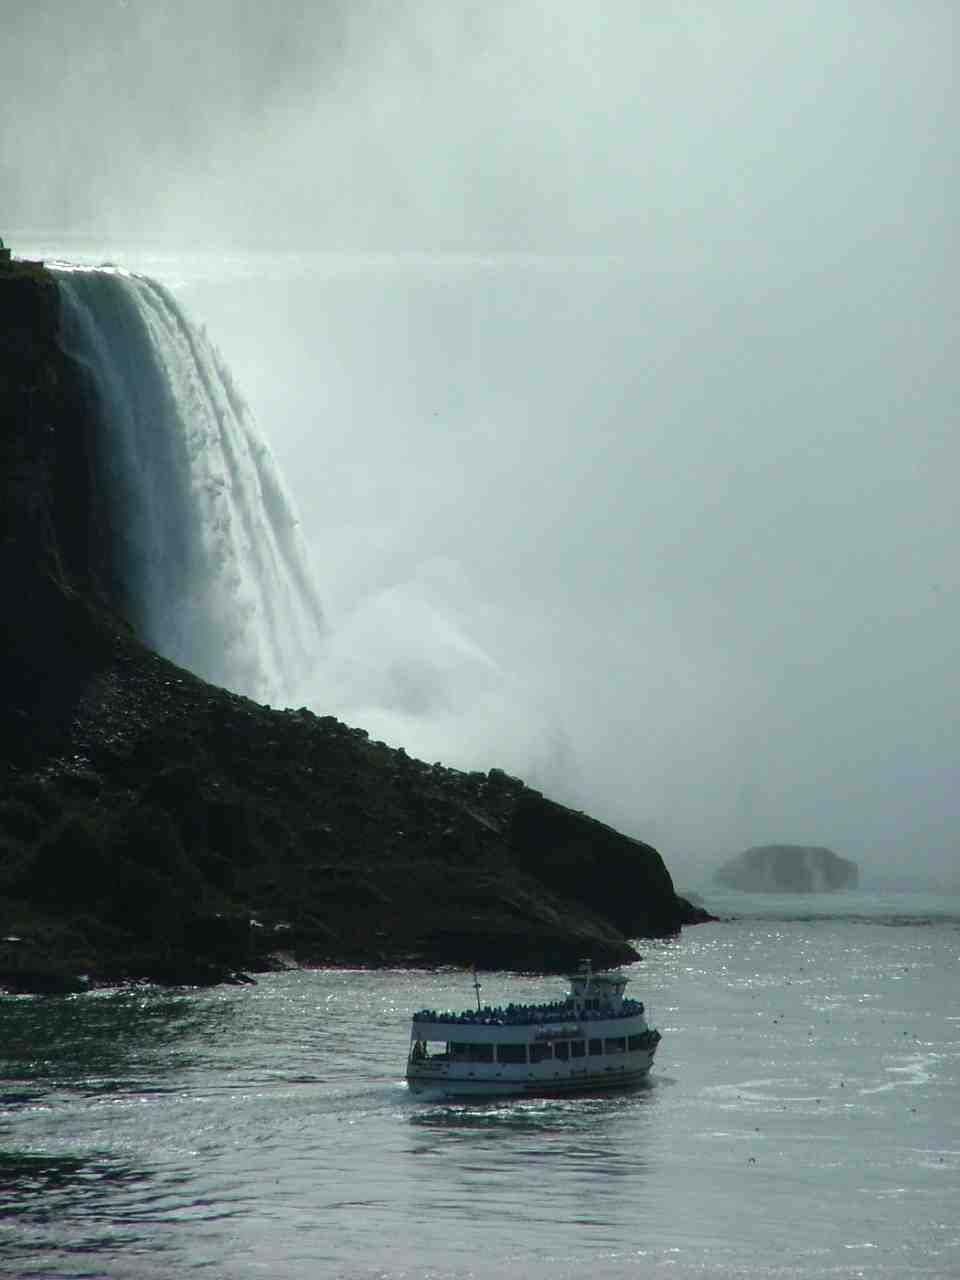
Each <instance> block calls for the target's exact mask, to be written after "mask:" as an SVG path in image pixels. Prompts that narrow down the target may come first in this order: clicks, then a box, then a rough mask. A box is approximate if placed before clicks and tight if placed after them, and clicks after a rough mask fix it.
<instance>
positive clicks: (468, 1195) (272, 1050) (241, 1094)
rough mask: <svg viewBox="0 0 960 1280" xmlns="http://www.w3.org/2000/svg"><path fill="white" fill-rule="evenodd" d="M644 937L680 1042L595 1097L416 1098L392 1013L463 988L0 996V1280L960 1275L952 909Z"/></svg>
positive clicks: (648, 975) (495, 980)
mask: <svg viewBox="0 0 960 1280" xmlns="http://www.w3.org/2000/svg"><path fill="white" fill-rule="evenodd" d="M644 949H645V960H644V962H643V963H641V964H639V965H637V966H635V967H634V969H633V971H632V976H633V979H634V987H633V991H634V994H636V995H637V996H638V997H639V998H642V999H644V1000H645V1001H646V1003H647V1007H648V1010H649V1013H650V1016H651V1020H652V1022H653V1024H654V1025H658V1026H659V1027H660V1029H661V1031H662V1032H663V1035H664V1040H663V1043H662V1044H661V1046H660V1051H659V1054H658V1058H657V1063H656V1067H655V1070H654V1073H653V1075H652V1077H651V1080H650V1082H649V1084H648V1085H647V1086H645V1087H644V1088H641V1089H638V1090H635V1091H633V1092H627V1093H624V1094H621V1095H616V1096H609V1097H590V1098H581V1099H564V1100H552V1099H518V1100H516V1101H504V1100H502V1099H501V1100H497V1101H491V1102H476V1101H472V1102H470V1103H469V1104H460V1103H456V1102H452V1101H445V1102H444V1101H434V1102H419V1101H415V1100H413V1099H412V1098H411V1097H410V1096H409V1095H408V1093H407V1091H406V1087H405V1085H404V1083H403V1079H402V1069H403V1061H404V1057H405V1053H406V1047H407V1036H408V1022H407V1019H408V1017H409V1014H410V1012H411V1011H412V1010H413V1009H414V1008H418V1007H422V1006H424V1005H429V1006H431V1007H438V1008H439V1007H465V1006H468V1005H469V1004H470V1003H471V1001H472V998H473V992H472V989H471V985H470V977H469V975H468V974H465V973H462V972H456V971H450V972H438V973H417V972H408V971H388V972H379V973H378V972H366V971H359V970H353V971H317V972H291V973H283V974H276V975H271V976H266V977H264V978H262V979H261V980H260V982H259V983H258V985H257V986H256V987H251V988H247V987H241V988H221V989H216V990H211V991H162V990H159V989H152V988H151V989H134V990H115V991H101V992H96V993H92V994H89V995H85V996H75V997H66V998H53V999H39V998H28V997H16V998H14V997H8V998H4V999H2V1000H0V1033H2V1035H0V1102H2V1104H3V1121H2V1137H3V1145H2V1155H0V1272H2V1273H3V1274H9V1275H22V1276H34V1277H39V1276H44V1277H50V1276H65V1277H66V1276H81V1275H84V1276H91V1275H96V1276H103V1277H109V1278H111V1280H113V1278H116V1277H126V1276H145V1277H148V1278H149V1277H155V1276H156V1277H159V1276H169V1275H171V1274H178V1275H179V1274H185V1273H189V1272H191V1271H193V1270H202V1271H203V1272H204V1274H206V1275H207V1276H217V1277H219V1276H223V1277H228V1276H238V1277H246V1276H260V1275H271V1276H279V1277H307V1276H317V1275H324V1276H327V1275H329V1276H351V1277H354V1276H357V1277H406V1276H410V1277H413V1276H431V1277H435V1278H440V1277H448V1278H450V1280H454V1278H457V1280H465V1278H467V1277H475V1276H476V1277H480V1276H488V1275H493V1274H497V1273H499V1272H500V1271H501V1270H502V1269H503V1268H504V1267H508V1266H509V1267H513V1268H516V1269H520V1270H522V1271H523V1273H524V1274H526V1275H529V1276H531V1277H534V1278H536V1277H541V1276H542V1277H546V1276H550V1277H568V1276H569V1277H573V1276H575V1275H576V1276H579V1275H582V1274H583V1272H584V1269H585V1268H588V1269H589V1272H590V1274H591V1275H592V1276H599V1277H610V1278H613V1277H623V1276H628V1275H649V1274H661V1273H662V1274H663V1275H668V1276H672V1277H695V1276H707V1275H709V1276H728V1277H733V1276H737V1277H747V1278H748V1280H749V1278H750V1277H755V1278H756V1280H759V1278H761V1277H784V1276H797V1277H814V1276H823V1277H826V1276H831V1277H837V1276H840V1277H851V1278H852V1277H855V1276H867V1275H869V1276H877V1275H879V1276H889V1277H894V1276H897V1277H900V1276H927V1277H934V1276H936V1277H941V1276H948V1275H951V1274H960V1227H958V1215H957V1213H956V1205H957V1203H958V1193H960V1118H958V1117H960V1110H958V1106H957V1103H958V1101H960V1094H958V1084H960V1010H958V1007H957V1000H956V994H955V993H956V989H957V977H958V972H957V970H958V965H960V930H958V926H957V923H956V921H953V922H950V921H949V920H946V921H940V922H938V923H936V924H932V925H920V924H904V925H891V924H880V923H869V922H863V921H849V920H843V919H829V918H827V919H813V920H808V921H801V920H777V919H758V918H752V919H744V920H740V921H730V922H725V923H721V924H716V925H707V926H700V927H698V928H695V929H689V930H687V931H685V932H684V934H683V936H682V937H681V938H678V939H675V940H670V941H664V942H655V943H646V944H644ZM483 982H484V999H485V1000H489V1001H490V1002H492V1003H496V1002H500V1001H501V1000H510V999H513V1000H518V1001H519V1000H525V999H531V998H544V997H553V996H554V995H556V994H558V993H559V990H560V989H561V986H562V980H552V979H550V980H548V979H536V978H525V977H520V976H515V975H509V974H487V975H484V976H483Z"/></svg>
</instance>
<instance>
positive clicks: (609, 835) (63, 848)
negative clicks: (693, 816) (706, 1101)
mask: <svg viewBox="0 0 960 1280" xmlns="http://www.w3.org/2000/svg"><path fill="white" fill-rule="evenodd" d="M58 308H59V294H58V289H57V285H56V282H55V281H54V280H53V278H52V277H51V276H50V275H49V274H48V273H46V272H45V271H44V270H43V269H42V267H40V266H36V265H30V264H18V263H13V264H7V265H4V266H0V415H2V416H0V583H2V587H3V641H2V650H0V981H3V982H6V984H7V985H8V986H13V987H19V988H21V989H34V990H35V989H62V988H64V987H69V986H70V985H71V984H72V983H77V982H81V981H82V980H83V979H82V978H81V977H80V975H83V974H87V975H91V976H92V977H93V978H94V979H104V980H113V979H118V978H125V977H149V978H154V979H160V980H169V981H181V980H182V981H198V980H216V979H218V978H221V977H223V976H224V975H227V974H229V973H231V972H232V971H235V970H238V969H256V968H262V967H269V966H270V965H275V964H281V963H293V962H297V963H329V964H433V963H438V962H452V963H460V962H466V963H469V962H477V963H479V964H483V965H485V966H498V967H505V968H523V969H535V970H541V971H558V970H562V969H565V968H567V967H568V966H570V965H572V964H574V963H575V962H576V961H577V960H578V959H580V958H581V957H584V956H590V957H591V958H592V959H593V960H594V962H595V963H597V964H607V963H615V962H620V961H628V960H631V959H633V958H634V957H635V956H636V952H635V950H634V948H633V945H632V943H631V941H630V939H635V938H637V937H640V936H652V935H666V934H669V933H673V932H676V931H677V930H679V928H680V926H681V925H682V924H685V923H693V922H695V921H697V920H699V919H703V918H705V913H703V912H702V911H699V910H698V909H696V908H694V907H692V906H691V905H690V904H689V903H687V902H685V901H684V900H683V899H680V898H678V897H677V895H676V894H675V893H674V890H673V884H672V881H671V879H670V875H669V873H668V871H667V869H666V867H665V866H664V863H663V860H662V859H661V857H660V855H659V853H657V851H656V850H655V849H653V848H651V847H650V846H649V845H645V844H643V843H641V842H639V841H635V840H631V839H629V838H627V837H626V836H623V835H621V834H619V833H618V832H616V831H613V830H612V829H611V828H609V827H606V826H604V825H602V824H601V823H598V822H595V821H594V820H592V819H590V818H588V817H586V816H585V815H583V814H579V813H575V812H573V811H571V810H569V809H566V808H564V807H563V806H561V805H558V804H555V803H554V802H552V801H551V800H549V799H547V798H545V797H544V796H542V795H540V794H538V793H537V792H535V791H532V790H531V789H529V788H528V787H526V786H524V784H523V783H522V782H520V781H519V780H517V779H514V778H511V777H508V776H507V775H506V774H504V773H502V772H500V771H498V770H496V769H493V770H491V771H490V772H489V773H463V772H460V771H457V770H454V769H448V768H444V767H442V766H440V765H432V766H431V765H427V764H425V763H422V762H420V761H417V760H414V759H411V758H410V757H408V756H407V755H406V754H405V753H404V752H403V751H402V750H394V749H391V748H389V747H386V746H384V745H383V744H382V743H378V742H371V741H370V740H369V739H368V737H367V735H366V733H364V732H363V730H361V729H356V728H350V727H348V726H347V725H345V724H342V723H340V722H339V721H337V720H335V719H333V718H332V717H326V716H316V715H313V714H311V713H310V712H309V711H306V710H299V711H271V710H269V709H268V708H265V707H262V706H259V705H257V704H256V703H253V702H251V701H249V700H247V699H245V698H242V697H239V696H237V695H234V694H231V693H228V692H226V691H224V690H222V689H219V688H216V687H214V686H212V685H209V684H205V683H204V682H203V681H201V680H199V679H198V678H196V677H195V676H193V675H191V674H190V673H188V672H186V671H184V670H181V669H180V668H178V667H175V666H174V665H172V664H171V663H169V662H167V661H165V660H164V659H162V658H160V657H158V656H157V655H156V654H155V653H152V652H151V651H149V650H148V649H147V648H146V647H145V646H144V645H142V644H141V643H140V641H139V640H138V638H137V636H136V635H135V634H134V632H133V630H132V628H131V627H130V626H129V624H128V623H127V621H126V620H125V618H124V616H123V612H124V611H123V589H122V583H120V582H119V580H118V574H117V568H116V565H115V564H114V563H113V559H112V555H111V552H112V547H111V538H110V532H109V529H110V524H109V520H108V518H107V516H106V511H107V508H108V501H107V497H108V495H106V494H104V492H103V491H102V482H101V479H100V476H99V474H98V467H97V465H96V463H95V458H96V456H97V442H98V439H99V433H100V430H101V424H100V422H99V420H98V412H97V408H96V405H95V403H94V398H93V396H92V394H91V393H90V390H89V386H88V383H87V380H86V378H85V374H84V371H83V370H82V369H81V368H79V367H78V366H77V365H76V364H74V363H73V362H72V361H71V360H70V359H68V358H67V357H66V356H65V355H64V354H63V353H62V352H61V350H60V349H59V348H58V346H57V341H56V336H57V327H58Z"/></svg>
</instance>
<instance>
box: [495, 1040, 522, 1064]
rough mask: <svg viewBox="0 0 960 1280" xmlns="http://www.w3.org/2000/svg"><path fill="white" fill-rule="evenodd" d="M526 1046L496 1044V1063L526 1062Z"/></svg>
mask: <svg viewBox="0 0 960 1280" xmlns="http://www.w3.org/2000/svg"><path fill="white" fill-rule="evenodd" d="M526 1060H527V1046H526V1045H525V1044H498V1045H497V1061H498V1062H526Z"/></svg>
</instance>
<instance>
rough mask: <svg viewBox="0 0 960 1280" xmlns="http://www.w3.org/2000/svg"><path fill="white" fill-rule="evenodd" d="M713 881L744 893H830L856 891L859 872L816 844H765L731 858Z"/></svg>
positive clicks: (850, 863)
mask: <svg viewBox="0 0 960 1280" xmlns="http://www.w3.org/2000/svg"><path fill="white" fill-rule="evenodd" d="M714 878H715V879H716V880H718V881H719V882H720V883H721V884H724V885H726V886H727V888H729V889H741V890H743V891H744V892H746V893H831V892H833V891H835V890H837V889H855V888H856V887H857V884H858V881H859V869H858V867H857V864H856V863H855V862H851V861H850V860H849V859H848V858H841V857H838V855H837V854H835V853H834V852H833V851H832V850H830V849H823V848H819V847H817V846H815V845H799V844H765V845H758V846H757V847H756V848H753V849H747V850H746V851H745V852H744V853H741V854H738V855H737V857H735V858H731V859H730V860H729V861H728V862H725V863H724V864H723V866H722V867H720V868H719V870H718V871H717V872H716V874H715V877H714Z"/></svg>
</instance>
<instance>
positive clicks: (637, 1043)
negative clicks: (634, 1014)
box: [627, 1035, 646, 1053]
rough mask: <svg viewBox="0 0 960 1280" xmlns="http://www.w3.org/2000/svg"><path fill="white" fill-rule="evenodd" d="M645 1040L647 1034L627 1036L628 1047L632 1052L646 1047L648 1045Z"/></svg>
mask: <svg viewBox="0 0 960 1280" xmlns="http://www.w3.org/2000/svg"><path fill="white" fill-rule="evenodd" d="M645 1040H646V1036H642V1035H641V1036H629V1037H628V1038H627V1048H628V1049H629V1050H630V1052H631V1053H636V1052H637V1050H638V1049H644V1048H646V1045H645V1044H644V1041H645Z"/></svg>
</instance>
